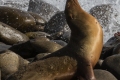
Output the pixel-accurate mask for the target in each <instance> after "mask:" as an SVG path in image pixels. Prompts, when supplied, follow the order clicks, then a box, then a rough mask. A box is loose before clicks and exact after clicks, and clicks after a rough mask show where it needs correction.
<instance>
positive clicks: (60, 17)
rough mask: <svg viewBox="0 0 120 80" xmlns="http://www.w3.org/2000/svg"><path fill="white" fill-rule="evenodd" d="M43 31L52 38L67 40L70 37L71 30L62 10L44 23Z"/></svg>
mask: <svg viewBox="0 0 120 80" xmlns="http://www.w3.org/2000/svg"><path fill="white" fill-rule="evenodd" d="M44 31H45V32H47V33H49V34H51V35H52V36H53V38H54V39H57V38H58V39H61V40H63V41H65V42H68V41H69V39H70V34H71V30H70V28H69V26H68V24H67V22H66V18H65V14H64V12H63V11H61V12H59V13H57V14H55V15H54V16H53V17H52V18H51V19H50V20H49V21H48V23H47V24H46V26H45V28H44Z"/></svg>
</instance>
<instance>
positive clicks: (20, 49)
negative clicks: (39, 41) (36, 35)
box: [9, 41, 37, 59]
mask: <svg viewBox="0 0 120 80" xmlns="http://www.w3.org/2000/svg"><path fill="white" fill-rule="evenodd" d="M9 50H11V51H13V52H15V53H17V54H18V55H20V56H21V57H23V58H25V59H26V58H32V57H35V56H36V55H37V53H36V51H35V50H34V49H33V47H32V45H31V44H30V41H27V42H20V43H18V44H14V45H13V46H12V47H11V48H9Z"/></svg>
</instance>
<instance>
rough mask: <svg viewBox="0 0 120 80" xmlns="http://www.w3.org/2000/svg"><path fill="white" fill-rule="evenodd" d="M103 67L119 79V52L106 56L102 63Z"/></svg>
mask: <svg viewBox="0 0 120 80" xmlns="http://www.w3.org/2000/svg"><path fill="white" fill-rule="evenodd" d="M102 67H103V69H105V70H108V71H110V72H111V73H112V74H113V75H114V76H115V77H116V78H117V79H118V80H120V54H116V55H113V56H110V57H108V58H106V59H105V60H104V61H103V64H102Z"/></svg>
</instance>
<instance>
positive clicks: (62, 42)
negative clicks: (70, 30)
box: [51, 40, 67, 46]
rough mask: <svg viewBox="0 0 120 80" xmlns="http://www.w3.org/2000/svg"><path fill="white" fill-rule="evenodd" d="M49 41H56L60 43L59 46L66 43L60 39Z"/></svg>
mask: <svg viewBox="0 0 120 80" xmlns="http://www.w3.org/2000/svg"><path fill="white" fill-rule="evenodd" d="M51 41H53V42H56V43H58V44H60V45H61V46H66V45H67V43H66V42H64V41H62V40H51Z"/></svg>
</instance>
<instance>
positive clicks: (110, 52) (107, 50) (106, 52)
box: [101, 36, 120, 59]
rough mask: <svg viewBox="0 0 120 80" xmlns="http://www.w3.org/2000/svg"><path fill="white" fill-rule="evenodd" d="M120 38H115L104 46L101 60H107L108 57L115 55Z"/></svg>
mask: <svg viewBox="0 0 120 80" xmlns="http://www.w3.org/2000/svg"><path fill="white" fill-rule="evenodd" d="M119 37H120V36H113V37H111V38H110V39H109V40H108V41H107V42H106V43H105V44H104V46H103V50H102V54H101V59H105V58H107V57H108V56H111V55H113V49H114V47H115V46H116V45H117V44H119V43H120V40H119V39H118V38H119Z"/></svg>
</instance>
